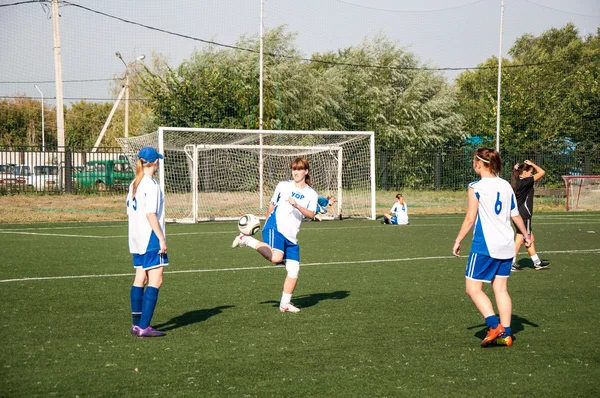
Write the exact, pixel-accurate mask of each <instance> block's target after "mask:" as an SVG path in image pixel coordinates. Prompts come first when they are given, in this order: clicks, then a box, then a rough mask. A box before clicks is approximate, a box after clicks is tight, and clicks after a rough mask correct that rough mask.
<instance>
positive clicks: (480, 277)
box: [452, 148, 531, 347]
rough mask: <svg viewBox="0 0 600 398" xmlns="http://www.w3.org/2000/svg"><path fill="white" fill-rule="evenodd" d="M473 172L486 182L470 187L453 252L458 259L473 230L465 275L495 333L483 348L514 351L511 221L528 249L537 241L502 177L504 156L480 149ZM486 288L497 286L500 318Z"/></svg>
mask: <svg viewBox="0 0 600 398" xmlns="http://www.w3.org/2000/svg"><path fill="white" fill-rule="evenodd" d="M473 170H475V173H477V175H479V176H480V177H481V179H480V180H479V181H475V182H472V183H471V184H469V191H468V208H467V214H466V216H465V220H464V221H463V224H462V226H461V228H460V231H459V232H458V236H457V237H456V241H455V243H454V247H453V249H452V252H453V254H454V255H455V256H457V257H458V255H459V254H460V244H461V242H462V240H463V239H464V238H465V236H466V235H467V234H468V233H469V231H470V230H471V228H473V243H472V245H471V253H470V254H469V258H468V261H467V269H466V273H465V276H466V291H467V294H468V295H469V296H470V297H471V300H473V303H474V304H475V306H476V307H477V309H478V310H479V312H481V314H482V315H483V316H484V317H485V321H486V324H487V326H488V328H489V329H488V333H487V336H486V337H485V338H484V339H483V341H482V342H481V346H482V347H487V346H489V345H491V344H498V345H508V346H510V345H512V331H511V328H510V320H511V316H512V302H511V299H510V296H509V294H508V290H507V282H508V277H509V276H510V267H511V265H512V259H513V257H514V256H515V242H514V240H513V237H514V233H513V230H512V227H511V225H510V221H511V219H512V221H513V222H514V224H515V225H516V226H517V228H518V229H519V231H520V232H521V233H522V234H523V238H524V240H525V243H526V244H527V245H529V244H530V242H531V241H530V237H529V235H528V234H527V230H526V228H525V224H524V223H523V219H522V218H521V216H520V215H519V210H518V209H517V203H516V199H515V194H514V192H513V189H512V187H511V186H510V184H509V183H508V181H506V180H503V179H502V178H500V177H498V176H499V175H500V173H501V172H502V160H501V159H500V154H499V153H498V152H497V151H495V150H494V149H490V148H480V149H477V150H476V151H475V156H474V157H473ZM484 283H491V284H492V288H493V290H494V297H495V299H496V306H497V308H498V313H499V316H500V318H498V316H496V313H495V312H494V307H493V305H492V302H491V300H490V299H489V297H488V296H487V295H486V294H485V292H484V291H483V284H484Z"/></svg>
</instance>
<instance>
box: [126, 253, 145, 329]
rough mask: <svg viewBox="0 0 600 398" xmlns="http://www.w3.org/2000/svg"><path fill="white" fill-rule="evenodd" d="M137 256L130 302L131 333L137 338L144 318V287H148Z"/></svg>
mask: <svg viewBox="0 0 600 398" xmlns="http://www.w3.org/2000/svg"><path fill="white" fill-rule="evenodd" d="M135 260H136V256H134V267H135V278H134V279H133V285H131V291H130V292H129V301H130V303H131V329H130V330H129V332H130V333H131V334H132V335H134V336H137V335H138V334H139V332H140V320H141V318H142V302H143V300H144V286H145V285H146V271H144V268H143V267H142V266H141V265H135Z"/></svg>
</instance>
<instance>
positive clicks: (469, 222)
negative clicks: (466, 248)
mask: <svg viewBox="0 0 600 398" xmlns="http://www.w3.org/2000/svg"><path fill="white" fill-rule="evenodd" d="M478 205H479V201H478V200H477V196H475V190H474V189H473V188H471V187H469V194H468V206H467V214H466V215H465V219H464V221H463V223H462V226H461V227H460V230H459V231H458V235H457V236H456V240H455V241H454V247H453V248H452V254H454V255H455V256H457V257H458V255H459V254H460V243H461V242H462V240H463V239H464V238H465V236H467V234H468V233H469V231H471V228H473V224H475V219H476V218H477V206H478Z"/></svg>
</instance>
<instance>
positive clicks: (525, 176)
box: [511, 160, 550, 272]
mask: <svg viewBox="0 0 600 398" xmlns="http://www.w3.org/2000/svg"><path fill="white" fill-rule="evenodd" d="M534 171H535V174H534V173H533V172H534ZM544 174H546V172H545V171H544V169H542V168H541V167H540V166H538V165H536V164H535V163H533V162H532V161H531V160H526V161H524V162H523V163H521V164H519V163H517V164H515V167H514V169H513V172H512V177H511V185H512V187H513V190H514V191H515V196H516V198H517V207H518V208H519V214H520V215H521V217H522V218H523V221H524V222H525V227H526V228H527V232H528V233H529V234H530V235H531V245H530V246H529V247H527V252H528V253H529V255H530V256H531V260H532V261H533V267H534V268H535V269H536V270H540V269H544V268H546V267H548V265H550V263H549V262H548V261H543V260H540V258H539V257H538V255H537V253H536V251H535V245H534V242H535V237H534V235H533V232H532V231H531V218H532V216H533V184H534V183H535V182H536V181H538V180H539V179H540V178H542V177H543V176H544ZM522 244H523V236H522V235H521V234H517V235H516V238H515V246H516V252H515V258H514V259H513V265H512V268H511V271H513V272H516V271H522V270H523V268H521V267H519V266H517V265H516V260H517V255H518V254H519V249H520V248H521V245H522Z"/></svg>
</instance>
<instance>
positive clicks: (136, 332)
mask: <svg viewBox="0 0 600 398" xmlns="http://www.w3.org/2000/svg"><path fill="white" fill-rule="evenodd" d="M140 330H142V329H140V327H139V326H138V325H131V329H129V333H131V335H132V336H138V335H139V334H140Z"/></svg>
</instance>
